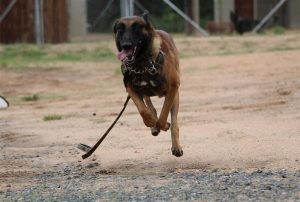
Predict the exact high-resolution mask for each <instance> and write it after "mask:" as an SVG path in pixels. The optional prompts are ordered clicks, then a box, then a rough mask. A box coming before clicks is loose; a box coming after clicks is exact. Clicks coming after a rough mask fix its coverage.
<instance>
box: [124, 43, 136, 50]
mask: <svg viewBox="0 0 300 202" xmlns="http://www.w3.org/2000/svg"><path fill="white" fill-rule="evenodd" d="M132 47H133V45H132V43H130V42H127V43H123V44H122V49H124V50H130V49H132Z"/></svg>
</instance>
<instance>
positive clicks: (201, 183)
mask: <svg viewBox="0 0 300 202" xmlns="http://www.w3.org/2000/svg"><path fill="white" fill-rule="evenodd" d="M91 170H92V171H91ZM28 180H29V181H32V182H35V183H32V185H30V186H27V187H23V188H21V189H13V188H12V187H11V186H10V185H9V184H8V186H7V187H6V190H1V191H0V201H49V200H50V201H97V200H99V201H171V200H172V201H174V200H176V201H178V200H179V201H196V200H197V201H199V200H203V201H300V171H287V170H254V171H244V170H231V171H226V170H181V171H174V172H168V173H157V174H148V175H146V174H145V175H138V174H136V175H122V174H120V173H115V172H113V171H107V170H97V164H96V163H92V164H91V165H87V166H86V167H81V166H78V165H77V166H66V167H65V168H64V169H63V170H61V171H56V172H55V171H54V172H50V171H49V172H43V173H41V174H39V175H36V176H33V177H32V178H31V179H28Z"/></svg>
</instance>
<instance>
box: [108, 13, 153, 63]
mask: <svg viewBox="0 0 300 202" xmlns="http://www.w3.org/2000/svg"><path fill="white" fill-rule="evenodd" d="M113 32H114V34H115V40H116V45H117V48H118V51H119V53H118V59H119V60H121V61H123V60H125V59H132V58H135V57H136V56H137V55H139V54H140V53H141V52H142V51H144V50H146V49H147V47H148V46H149V45H150V43H151V40H152V37H153V33H154V29H153V27H152V25H151V24H150V22H149V20H148V12H147V11H145V12H144V14H142V15H141V16H133V17H124V18H120V19H118V20H117V21H116V22H115V24H114V26H113Z"/></svg>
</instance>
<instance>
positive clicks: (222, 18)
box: [214, 0, 234, 23]
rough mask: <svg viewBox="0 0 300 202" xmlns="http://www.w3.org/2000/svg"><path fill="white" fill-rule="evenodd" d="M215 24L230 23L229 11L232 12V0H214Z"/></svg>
mask: <svg viewBox="0 0 300 202" xmlns="http://www.w3.org/2000/svg"><path fill="white" fill-rule="evenodd" d="M214 5H215V6H214V19H215V22H226V23H229V22H230V11H234V0H214Z"/></svg>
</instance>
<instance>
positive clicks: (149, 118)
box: [126, 87, 157, 127]
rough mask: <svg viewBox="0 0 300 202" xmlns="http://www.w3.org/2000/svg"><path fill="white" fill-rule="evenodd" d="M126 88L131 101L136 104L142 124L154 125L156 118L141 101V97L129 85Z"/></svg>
mask: <svg viewBox="0 0 300 202" xmlns="http://www.w3.org/2000/svg"><path fill="white" fill-rule="evenodd" d="M126 90H127V93H128V95H129V96H130V97H131V99H132V101H133V102H134V104H135V105H136V107H137V109H138V111H139V113H140V115H141V116H142V118H143V121H144V124H145V125H146V126H147V127H154V126H155V124H156V120H157V119H156V118H155V117H154V116H153V114H152V112H151V111H150V109H148V108H147V106H146V105H145V103H144V101H143V98H142V97H141V96H140V95H138V94H137V93H136V92H135V91H134V90H133V89H132V88H130V87H127V88H126Z"/></svg>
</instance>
